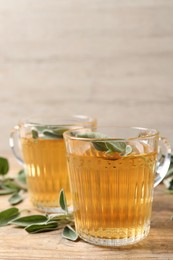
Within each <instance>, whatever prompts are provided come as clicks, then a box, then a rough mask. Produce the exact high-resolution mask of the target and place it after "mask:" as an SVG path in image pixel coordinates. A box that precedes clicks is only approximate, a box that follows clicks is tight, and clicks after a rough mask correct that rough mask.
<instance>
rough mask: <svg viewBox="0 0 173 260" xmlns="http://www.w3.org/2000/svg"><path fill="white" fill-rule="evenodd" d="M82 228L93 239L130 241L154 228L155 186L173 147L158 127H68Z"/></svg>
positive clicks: (74, 197)
mask: <svg viewBox="0 0 173 260" xmlns="http://www.w3.org/2000/svg"><path fill="white" fill-rule="evenodd" d="M64 139H65V143H66V149H67V161H68V169H69V178H70V186H71V194H72V201H73V210H74V217H75V226H76V231H77V233H78V234H79V236H80V237H81V238H82V239H83V240H85V241H87V242H89V243H92V244H96V245H101V246H124V245H128V244H133V243H136V242H138V241H140V240H142V239H143V238H145V237H146V236H147V235H148V233H149V230H150V218H151V210H152V201H153V188H154V187H155V186H157V185H158V184H159V183H160V182H161V181H162V179H163V178H164V176H165V175H166V173H167V170H168V168H169V164H170V156H171V149H170V146H169V144H168V142H167V140H166V139H165V138H161V137H160V136H159V133H158V131H157V130H154V129H147V128H137V127H103V128H101V127H98V128H97V129H94V131H93V130H91V129H76V130H73V129H72V130H70V131H67V132H65V133H64Z"/></svg>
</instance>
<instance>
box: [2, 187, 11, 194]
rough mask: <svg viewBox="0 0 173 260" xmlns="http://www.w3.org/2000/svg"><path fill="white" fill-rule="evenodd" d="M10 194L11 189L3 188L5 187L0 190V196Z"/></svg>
mask: <svg viewBox="0 0 173 260" xmlns="http://www.w3.org/2000/svg"><path fill="white" fill-rule="evenodd" d="M12 193H14V190H13V189H8V188H5V187H3V188H2V187H1V188H0V195H8V194H12Z"/></svg>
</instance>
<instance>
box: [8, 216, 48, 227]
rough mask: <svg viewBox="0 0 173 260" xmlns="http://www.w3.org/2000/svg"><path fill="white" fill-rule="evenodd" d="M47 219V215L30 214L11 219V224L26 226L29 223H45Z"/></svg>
mask: <svg viewBox="0 0 173 260" xmlns="http://www.w3.org/2000/svg"><path fill="white" fill-rule="evenodd" d="M47 221H48V217H47V216H45V215H31V216H25V217H20V218H16V219H14V220H12V221H11V224H15V225H16V226H19V227H27V226H29V225H31V224H32V225H33V224H43V223H44V224H45V223H47Z"/></svg>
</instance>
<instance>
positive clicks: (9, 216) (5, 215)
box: [0, 207, 20, 227]
mask: <svg viewBox="0 0 173 260" xmlns="http://www.w3.org/2000/svg"><path fill="white" fill-rule="evenodd" d="M19 215H20V212H19V210H18V209H17V208H14V207H13V208H9V209H6V210H3V211H1V212H0V227H2V226H6V225H8V224H9V222H10V221H11V220H13V219H15V218H17V217H18V216H19Z"/></svg>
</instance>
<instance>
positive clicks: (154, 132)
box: [63, 125, 159, 142]
mask: <svg viewBox="0 0 173 260" xmlns="http://www.w3.org/2000/svg"><path fill="white" fill-rule="evenodd" d="M98 128H105V129H106V128H107V129H108V128H115V129H116V128H117V129H121V128H122V129H131V130H133V129H134V130H141V131H147V132H148V134H147V135H146V136H145V135H143V136H137V137H130V138H118V137H102V138H90V137H89V138H88V137H77V136H73V135H72V132H77V131H80V130H86V131H87V130H91V129H90V128H84V127H80V128H74V129H70V130H67V131H65V132H64V133H63V136H64V138H69V139H71V140H78V141H91V142H92V141H111V140H114V141H120V140H121V141H125V140H128V141H129V140H143V139H150V138H154V137H159V131H158V130H157V129H154V128H147V127H138V126H111V125H110V126H101V125H100V126H98ZM149 132H150V133H149Z"/></svg>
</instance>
